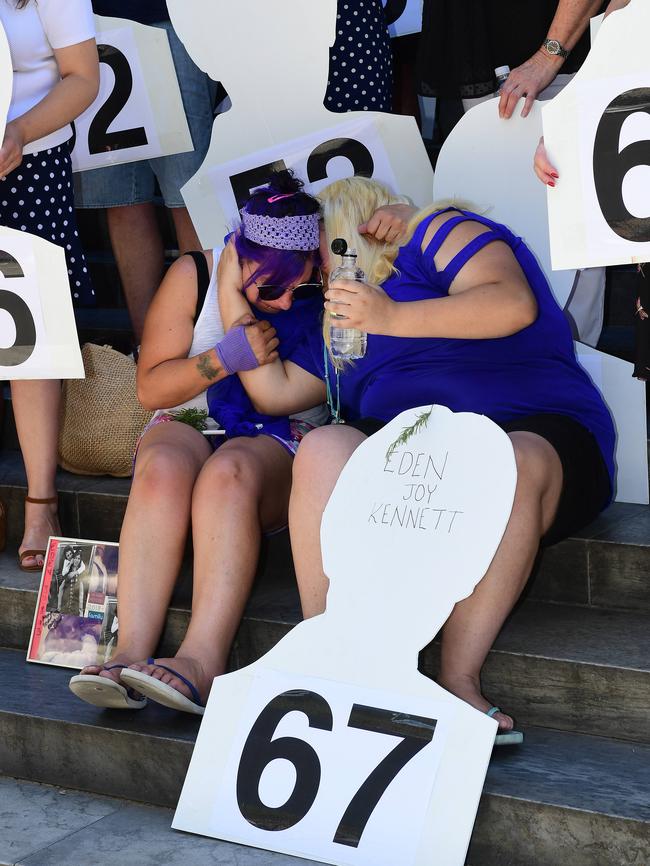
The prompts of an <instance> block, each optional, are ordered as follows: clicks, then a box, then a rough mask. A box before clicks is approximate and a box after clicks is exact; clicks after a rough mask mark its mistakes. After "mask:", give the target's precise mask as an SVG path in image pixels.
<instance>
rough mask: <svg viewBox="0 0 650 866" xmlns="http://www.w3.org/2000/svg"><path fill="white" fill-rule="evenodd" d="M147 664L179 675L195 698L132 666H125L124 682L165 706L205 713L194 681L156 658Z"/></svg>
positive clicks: (198, 714)
mask: <svg viewBox="0 0 650 866" xmlns="http://www.w3.org/2000/svg"><path fill="white" fill-rule="evenodd" d="M147 664H148V665H155V666H156V667H157V668H162V670H164V671H167V673H169V674H172V676H175V677H178V679H179V680H180V681H181V682H182V683H184V684H185V685H186V686H187V688H188V689H189V690H190V693H191V695H192V698H193V700H190V699H189V698H186V697H185V695H182V694H181V693H180V692H179V691H178V689H175V688H173V687H172V686H170V685H168V684H167V683H163V682H161V680H158V679H156V677H152V676H151V674H145V673H143V672H142V671H134V670H133V669H132V668H125V669H124V670H123V671H122V673H121V674H120V679H121V680H122V682H124V683H126V684H127V686H131V688H133V689H137V690H138V691H139V692H142V694H143V695H146V696H147V697H148V698H151V700H152V701H156V703H158V704H162V705H163V706H164V707H169V708H170V709H171V710H180V711H181V712H183V713H193V714H194V715H196V716H202V715H203V713H204V712H205V707H204V706H203V704H202V703H201V696H200V695H199V692H198V690H197V688H196V686H195V685H194V683H191V682H190V681H189V680H188V679H186V678H185V677H184V676H183V675H182V674H179V673H178V671H175V670H174V669H173V668H169V667H167V665H161V664H158V662H157V661H156V660H155V659H147Z"/></svg>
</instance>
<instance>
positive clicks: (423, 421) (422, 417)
mask: <svg viewBox="0 0 650 866" xmlns="http://www.w3.org/2000/svg"><path fill="white" fill-rule="evenodd" d="M432 412H433V406H430V407H429V409H428V410H427V411H426V412H420V414H419V415H418V417H417V418H416V419H415V421H414V422H413V424H411V426H410V427H405V428H404V429H403V430H402V432H401V433H400V434H399V436H398V437H397V439H396V440H395V441H394V442H393V443H392V444H391V445H390V447H389V449H388V451H387V452H386V460H390V458H391V457H392V456H393V454H394V453H395V451H397V449H398V448H399V447H400V446H402V445H406V443H407V442H408V441H409V439H410V438H411V437H412V436H415V435H417V434H418V433H419V432H420V430H422V428H423V427H426V426H427V424H428V423H429V418H431V413H432Z"/></svg>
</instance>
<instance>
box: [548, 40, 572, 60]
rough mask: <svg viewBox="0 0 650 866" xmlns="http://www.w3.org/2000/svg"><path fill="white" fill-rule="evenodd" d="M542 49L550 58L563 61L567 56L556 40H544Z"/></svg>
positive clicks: (564, 49)
mask: <svg viewBox="0 0 650 866" xmlns="http://www.w3.org/2000/svg"><path fill="white" fill-rule="evenodd" d="M542 48H543V49H544V50H545V51H546V53H547V54H550V55H551V57H563V58H564V59H565V60H566V58H567V57H568V56H569V53H570V52H569V51H567V50H566V48H563V47H562V44H561V43H560V42H559V41H558V40H557V39H545V40H544V42H543V43H542Z"/></svg>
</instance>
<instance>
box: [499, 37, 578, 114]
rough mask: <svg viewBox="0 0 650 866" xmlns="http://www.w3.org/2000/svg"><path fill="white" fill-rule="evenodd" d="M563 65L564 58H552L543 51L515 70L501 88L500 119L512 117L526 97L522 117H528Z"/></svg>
mask: <svg viewBox="0 0 650 866" xmlns="http://www.w3.org/2000/svg"><path fill="white" fill-rule="evenodd" d="M563 63H564V60H563V59H562V57H559V56H558V57H551V55H546V54H544V52H543V51H536V52H535V53H534V54H533V56H532V57H531V58H530V59H529V60H527V61H526V62H525V63H522V64H521V66H518V67H517V68H516V69H513V70H512V72H511V73H510V75H509V76H508V80H507V81H506V82H505V84H504V85H503V87H502V88H501V95H500V99H499V117H503V118H506V119H507V118H510V117H512V114H513V112H514V110H515V108H516V106H517V103H518V102H519V100H520V99H521V97H522V96H525V97H526V102H525V103H524V107H523V110H522V112H521V116H522V117H528V115H529V114H530V110H531V109H532V107H533V104H534V102H535V100H536V99H537V97H538V96H539V94H540V93H541V92H542V90H545V89H546V88H547V87H548V86H549V84H551V82H552V81H553V80H554V79H555V76H556V75H557V74H558V72H559V71H560V69H561V68H562V64H563Z"/></svg>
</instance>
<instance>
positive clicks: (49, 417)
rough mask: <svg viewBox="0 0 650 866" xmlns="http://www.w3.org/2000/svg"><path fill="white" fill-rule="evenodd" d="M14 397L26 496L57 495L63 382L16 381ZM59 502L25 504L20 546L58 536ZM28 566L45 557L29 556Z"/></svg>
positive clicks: (34, 546) (42, 544)
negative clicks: (56, 478)
mask: <svg viewBox="0 0 650 866" xmlns="http://www.w3.org/2000/svg"><path fill="white" fill-rule="evenodd" d="M11 399H12V403H13V410H14V418H15V419H16V430H17V431H18V440H19V442H20V450H21V451H22V455H23V461H24V463H25V471H26V473H27V495H28V496H31V497H33V498H34V499H49V498H50V497H52V496H54V495H55V494H56V485H55V476H56V461H57V440H58V435H59V405H60V402H61V383H60V382H59V381H58V380H55V379H39V380H29V381H14V382H12V383H11ZM59 534H60V526H59V521H58V518H57V513H56V503H53V504H52V505H35V504H33V503H30V502H26V503H25V531H24V533H23V540H22V542H21V545H20V547H19V549H18V550H19V553H20V552H22V551H23V550H44V549H45V548H46V547H47V540H48V538H49V536H50V535H59ZM24 565H25V566H26V567H28V568H29V567H31V566H33V565H39V566H41V565H43V557H42V556H37V557H27V558H26V559H25V560H24Z"/></svg>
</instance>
